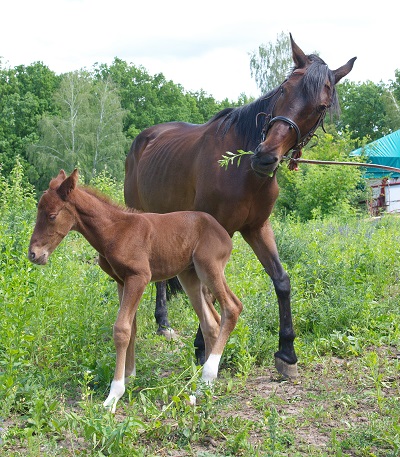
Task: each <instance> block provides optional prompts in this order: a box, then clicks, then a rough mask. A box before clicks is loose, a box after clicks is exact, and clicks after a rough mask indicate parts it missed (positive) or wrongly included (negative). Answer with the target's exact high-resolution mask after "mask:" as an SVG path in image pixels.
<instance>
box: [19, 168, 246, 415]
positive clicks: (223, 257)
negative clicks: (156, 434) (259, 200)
mask: <svg viewBox="0 0 400 457" xmlns="http://www.w3.org/2000/svg"><path fill="white" fill-rule="evenodd" d="M77 182H78V170H74V171H73V173H72V174H71V175H70V176H68V177H67V176H66V174H65V172H64V171H63V170H61V171H60V173H59V175H58V176H57V177H56V178H55V179H53V180H52V181H51V182H50V186H49V189H48V190H47V191H46V192H45V193H44V194H43V195H42V197H41V199H40V201H39V204H38V213H37V220H36V225H35V228H34V231H33V234H32V237H31V241H30V245H29V253H28V256H29V259H30V260H31V261H32V262H34V263H36V264H39V265H44V264H45V263H46V262H47V260H48V257H49V256H50V254H51V253H52V252H53V251H54V249H55V248H56V247H57V246H58V245H59V243H60V242H61V240H62V239H63V238H64V237H65V236H66V235H67V234H68V232H69V231H70V230H76V231H78V232H79V233H81V234H82V235H83V236H84V237H85V238H86V239H87V241H88V242H89V243H90V244H91V245H92V246H93V247H94V248H95V249H96V250H97V251H98V253H99V265H100V267H101V268H102V269H103V270H104V271H105V272H106V273H107V274H109V275H110V276H111V277H112V278H113V279H114V280H115V281H116V282H117V284H118V294H119V301H120V307H119V311H118V316H117V320H116V322H115V324H114V331H113V335H114V342H115V348H116V353H117V354H116V367H115V373H114V379H113V381H112V383H111V389H110V393H109V395H108V397H107V399H106V401H105V402H104V406H105V407H106V408H110V409H111V411H112V412H115V409H116V404H117V402H118V400H119V399H120V398H121V397H122V395H123V394H124V392H125V383H126V382H127V380H128V378H129V376H134V375H135V348H134V347H135V337H136V311H137V309H138V305H139V301H140V298H141V296H142V294H143V292H144V289H145V287H146V285H147V284H148V283H149V282H150V281H161V280H164V279H168V278H171V277H173V276H175V275H178V278H179V281H180V282H181V284H182V286H183V288H184V290H185V292H186V293H187V295H188V296H189V299H190V301H191V303H192V305H193V308H194V310H195V311H196V313H197V315H198V317H199V320H200V326H201V329H202V331H203V334H204V337H205V343H206V357H207V359H206V363H205V365H204V367H203V373H202V380H203V381H204V382H205V383H207V384H211V383H212V382H213V380H214V379H215V378H216V377H217V374H218V366H219V362H220V359H221V355H222V352H223V350H224V347H225V344H226V342H227V340H228V338H229V335H230V333H231V332H232V330H233V329H234V327H235V325H236V322H237V320H238V317H239V314H240V312H241V310H242V303H241V302H240V300H239V299H238V298H237V297H236V296H235V294H234V293H233V292H232V291H231V290H230V289H229V287H228V285H227V283H226V280H225V276H224V268H225V265H226V263H227V262H228V259H229V256H230V253H231V250H232V241H231V238H230V237H229V235H228V233H227V232H226V231H225V229H224V228H223V227H222V226H221V225H219V224H218V222H217V221H216V220H215V219H214V218H213V217H212V216H210V215H208V214H206V213H202V212H196V211H180V212H175V213H169V214H153V213H135V212H132V211H130V210H127V209H123V208H121V207H119V206H117V205H115V204H113V203H111V202H110V201H109V200H107V199H106V198H105V197H102V196H100V195H98V194H96V193H95V192H94V191H93V190H89V189H86V188H84V187H80V186H77ZM210 291H211V293H212V294H213V295H214V297H215V298H216V299H217V301H218V302H219V304H220V308H221V317H220V316H219V314H218V313H217V311H216V309H215V308H214V307H213V305H211V304H210V300H206V299H205V294H207V293H209V292H210Z"/></svg>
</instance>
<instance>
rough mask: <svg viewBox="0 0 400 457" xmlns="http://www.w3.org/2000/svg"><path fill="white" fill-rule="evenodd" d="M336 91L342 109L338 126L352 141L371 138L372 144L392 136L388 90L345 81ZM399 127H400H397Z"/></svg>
mask: <svg viewBox="0 0 400 457" xmlns="http://www.w3.org/2000/svg"><path fill="white" fill-rule="evenodd" d="M337 91H338V96H339V100H340V106H341V108H342V114H341V118H340V120H339V121H338V122H337V128H338V130H339V131H343V130H347V131H349V132H350V134H351V138H353V139H362V138H364V137H367V136H368V137H369V138H370V140H371V141H373V140H376V139H378V138H380V137H382V136H384V135H387V134H388V133H391V130H390V129H389V128H388V127H389V124H388V113H387V102H385V94H387V89H386V88H385V86H384V85H383V84H374V83H373V82H372V81H367V82H365V83H354V82H352V81H349V80H345V81H344V82H343V83H341V84H339V85H338V88H337ZM399 127H400V124H399V125H397V128H399ZM357 147H358V146H357Z"/></svg>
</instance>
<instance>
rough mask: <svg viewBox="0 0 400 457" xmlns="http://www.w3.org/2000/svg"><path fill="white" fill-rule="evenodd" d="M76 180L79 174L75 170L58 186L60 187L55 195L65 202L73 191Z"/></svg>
mask: <svg viewBox="0 0 400 457" xmlns="http://www.w3.org/2000/svg"><path fill="white" fill-rule="evenodd" d="M78 178H79V173H78V170H77V169H76V168H75V170H74V171H73V172H72V173H71V174H70V175H69V176H68V178H65V179H64V181H63V182H62V183H61V184H60V187H59V188H58V189H57V193H58V195H59V196H60V197H61V198H62V200H66V199H67V198H68V196H69V194H70V193H71V192H72V191H73V190H74V189H75V187H76V184H77V182H78Z"/></svg>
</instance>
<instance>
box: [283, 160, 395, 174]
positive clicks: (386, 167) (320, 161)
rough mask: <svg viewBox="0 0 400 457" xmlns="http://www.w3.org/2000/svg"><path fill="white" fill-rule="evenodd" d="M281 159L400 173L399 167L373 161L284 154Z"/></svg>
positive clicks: (296, 162) (295, 162)
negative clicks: (345, 160) (310, 157)
mask: <svg viewBox="0 0 400 457" xmlns="http://www.w3.org/2000/svg"><path fill="white" fill-rule="evenodd" d="M283 160H289V161H290V162H289V164H290V163H292V162H294V164H295V165H296V164H298V163H310V164H315V165H350V166H353V167H367V168H380V169H381V170H388V171H392V172H396V173H400V168H396V167H389V166H387V165H378V164H375V163H365V162H336V161H333V160H311V159H300V158H293V157H287V156H284V157H283Z"/></svg>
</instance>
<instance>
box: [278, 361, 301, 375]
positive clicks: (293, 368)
mask: <svg viewBox="0 0 400 457" xmlns="http://www.w3.org/2000/svg"><path fill="white" fill-rule="evenodd" d="M275 368H276V369H277V370H278V373H280V374H281V375H282V376H283V377H284V378H289V379H296V378H298V376H299V372H298V371H297V363H293V364H290V363H287V362H285V361H283V360H282V359H279V358H278V357H275Z"/></svg>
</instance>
